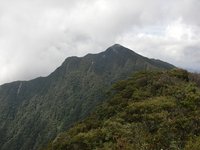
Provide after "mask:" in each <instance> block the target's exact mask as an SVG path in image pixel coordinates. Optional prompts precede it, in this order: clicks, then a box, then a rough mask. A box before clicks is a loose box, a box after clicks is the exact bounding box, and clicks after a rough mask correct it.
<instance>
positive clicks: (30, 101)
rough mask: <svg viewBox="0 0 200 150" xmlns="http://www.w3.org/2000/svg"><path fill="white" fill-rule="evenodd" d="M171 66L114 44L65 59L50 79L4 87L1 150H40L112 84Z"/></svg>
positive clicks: (99, 99) (80, 117)
mask: <svg viewBox="0 0 200 150" xmlns="http://www.w3.org/2000/svg"><path fill="white" fill-rule="evenodd" d="M171 68H174V66H173V65H170V64H168V63H165V62H162V61H159V60H152V59H148V58H146V57H143V56H140V55H138V54H136V53H134V52H133V51H131V50H129V49H127V48H125V47H122V46H119V45H114V46H112V47H110V48H108V49H107V50H106V51H104V52H102V53H99V54H88V55H86V56H85V57H81V58H79V57H70V58H67V59H66V60H65V62H64V63H63V64H62V65H61V66H60V67H59V68H58V69H56V70H55V71H54V72H53V73H52V74H50V75H49V76H47V77H40V78H37V79H34V80H31V81H17V82H13V83H8V84H5V85H2V86H0V150H37V149H40V148H41V147H43V146H44V145H46V144H47V143H48V142H49V141H50V140H53V139H54V138H55V137H56V135H57V134H58V133H60V132H62V131H65V130H67V129H68V128H69V127H71V126H72V125H73V124H74V123H76V122H77V121H80V120H83V119H84V118H85V117H86V116H88V114H89V113H90V112H91V111H93V110H94V109H95V107H96V105H98V104H100V103H102V102H103V101H104V100H105V95H106V94H105V93H106V92H107V90H108V89H109V88H110V87H111V84H112V83H114V82H116V81H118V80H120V79H125V78H127V77H128V76H129V75H130V74H132V73H135V72H137V71H144V70H166V69H171ZM135 92H137V91H135ZM138 92H139V91H138ZM147 94H148V93H147ZM140 95H141V93H138V95H135V96H138V97H139V96H140ZM127 96H128V95H127ZM113 111H114V110H113ZM116 111H117V110H116ZM111 113H113V112H111ZM110 115H111V114H110ZM108 123H109V122H108ZM97 132H98V131H96V133H97ZM102 134H103V133H102ZM88 136H90V135H88ZM91 136H92V135H91ZM80 138H82V137H80Z"/></svg>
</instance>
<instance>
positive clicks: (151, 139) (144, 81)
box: [46, 69, 200, 150]
mask: <svg viewBox="0 0 200 150" xmlns="http://www.w3.org/2000/svg"><path fill="white" fill-rule="evenodd" d="M195 81H196V82H195ZM199 81H200V80H199V76H197V75H194V74H190V73H188V72H187V71H184V70H181V69H173V70H170V71H161V72H155V71H154V72H140V73H136V74H135V75H134V76H132V77H130V78H128V79H127V80H123V81H120V82H117V83H116V84H115V85H113V88H112V90H110V92H109V93H108V100H107V101H106V102H105V103H104V104H102V105H100V106H99V107H98V108H97V109H96V111H95V112H93V113H92V114H91V115H90V116H89V117H88V118H86V119H85V120H84V121H82V122H79V123H77V124H76V125H74V126H73V127H72V128H71V129H69V130H68V131H67V132H65V133H61V134H60V135H58V136H57V138H56V139H55V140H54V141H52V142H51V143H50V144H49V145H48V147H47V148H46V150H93V149H94V150H109V149H110V150H161V149H163V150H182V149H184V150H198V149H200V88H199V85H198V84H199Z"/></svg>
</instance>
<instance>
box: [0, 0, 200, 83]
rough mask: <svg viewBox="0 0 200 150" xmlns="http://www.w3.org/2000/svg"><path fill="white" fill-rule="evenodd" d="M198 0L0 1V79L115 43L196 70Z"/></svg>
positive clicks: (32, 73)
mask: <svg viewBox="0 0 200 150" xmlns="http://www.w3.org/2000/svg"><path fill="white" fill-rule="evenodd" d="M199 9H200V0H0V84H3V83H5V82H11V81H14V80H28V79H32V78H35V77H37V76H46V75H48V74H49V73H51V72H52V71H53V70H54V69H55V68H57V67H58V66H59V65H60V64H61V63H62V62H63V61H64V59H65V58H66V57H68V56H72V55H76V56H83V55H85V54H87V53H97V52H100V51H103V50H105V49H106V48H107V47H109V46H111V45H113V44H114V43H119V44H121V45H123V46H125V47H128V48H130V49H132V50H134V51H135V52H137V53H139V54H142V55H145V56H147V57H151V58H157V59H161V60H164V61H167V62H169V63H172V64H174V65H176V66H179V67H183V68H188V69H193V70H196V71H200V17H199Z"/></svg>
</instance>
